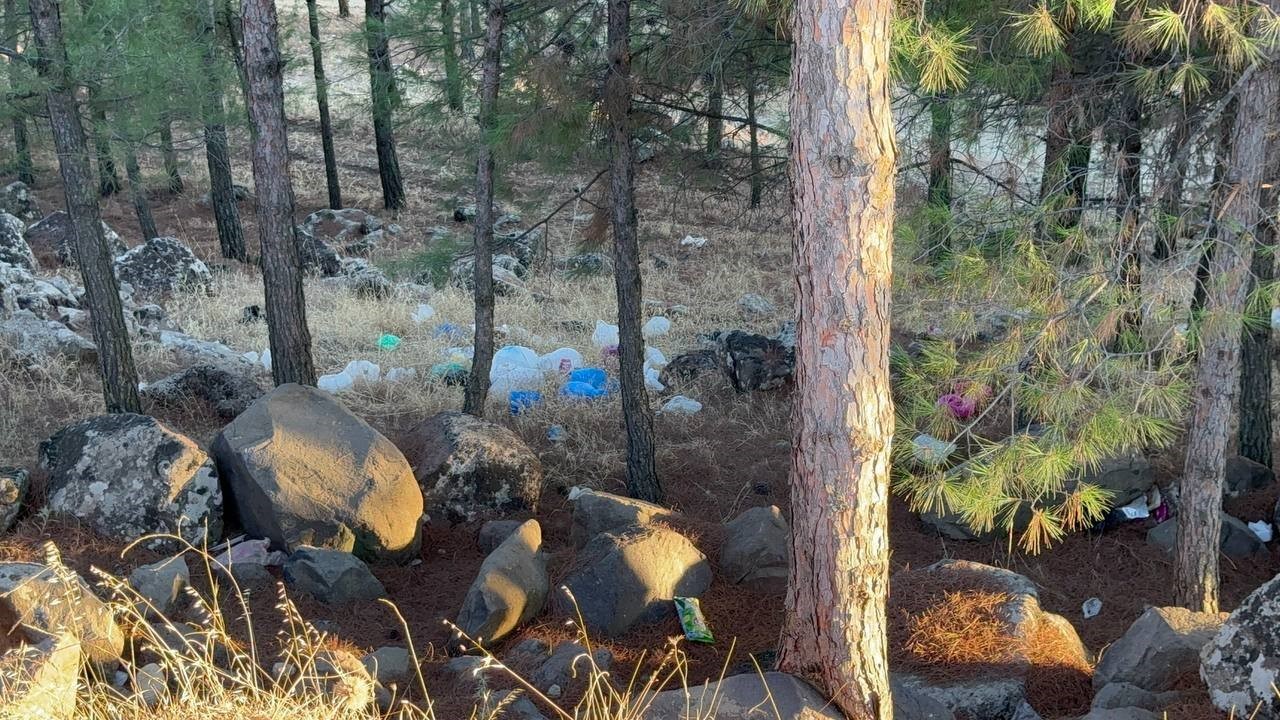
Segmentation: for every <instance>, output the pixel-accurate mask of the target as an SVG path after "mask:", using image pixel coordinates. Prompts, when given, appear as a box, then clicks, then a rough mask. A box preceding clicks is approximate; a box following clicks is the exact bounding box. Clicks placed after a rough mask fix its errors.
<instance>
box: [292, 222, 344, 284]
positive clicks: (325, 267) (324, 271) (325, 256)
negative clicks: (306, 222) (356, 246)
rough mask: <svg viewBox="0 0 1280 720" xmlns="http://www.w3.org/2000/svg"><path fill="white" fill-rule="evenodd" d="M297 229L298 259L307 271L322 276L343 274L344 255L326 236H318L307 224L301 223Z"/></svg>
mask: <svg viewBox="0 0 1280 720" xmlns="http://www.w3.org/2000/svg"><path fill="white" fill-rule="evenodd" d="M296 230H297V235H296V237H297V241H298V261H299V262H300V263H301V265H302V269H303V270H304V271H305V272H308V273H312V274H315V275H320V276H321V277H335V276H338V275H341V274H342V255H341V254H339V253H338V251H337V250H335V249H333V246H332V245H330V244H329V243H327V242H325V240H324V238H320V237H316V235H315V234H314V233H312V232H311V231H310V230H308V229H307V228H306V227H305V226H302V225H299V226H297V228H296Z"/></svg>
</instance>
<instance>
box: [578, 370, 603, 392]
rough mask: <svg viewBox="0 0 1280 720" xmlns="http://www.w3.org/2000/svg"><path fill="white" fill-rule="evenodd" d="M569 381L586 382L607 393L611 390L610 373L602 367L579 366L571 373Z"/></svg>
mask: <svg viewBox="0 0 1280 720" xmlns="http://www.w3.org/2000/svg"><path fill="white" fill-rule="evenodd" d="M569 382H570V383H575V382H577V383H586V384H587V385H590V386H591V387H593V388H595V389H596V390H600V391H602V392H605V393H608V391H609V390H608V388H609V373H607V372H605V371H604V370H601V369H600V368H578V369H577V370H574V371H573V372H571V373H569Z"/></svg>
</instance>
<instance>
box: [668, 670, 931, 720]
mask: <svg viewBox="0 0 1280 720" xmlns="http://www.w3.org/2000/svg"><path fill="white" fill-rule="evenodd" d="M926 717H927V716H926ZM645 718H646V720H742V719H750V718H758V719H759V720H809V719H811V718H812V719H816V718H831V720H843V718H844V715H843V714H841V713H840V711H839V710H837V709H836V707H835V706H834V705H832V704H831V703H830V702H829V701H828V700H827V699H825V698H824V697H823V696H822V695H821V694H820V693H819V692H818V691H817V690H816V689H814V687H813V686H812V685H809V684H808V683H806V682H805V681H803V680H801V679H799V678H797V677H795V676H793V675H787V674H786V673H780V672H767V673H764V675H763V676H761V675H759V674H755V673H751V674H744V675H732V676H730V677H727V678H725V679H723V680H720V681H718V682H709V683H707V684H706V685H702V686H695V687H692V688H687V689H686V688H680V689H676V690H668V691H666V692H661V693H658V694H657V695H656V696H654V698H653V703H652V704H651V705H650V710H649V712H648V713H647V714H646V715H645Z"/></svg>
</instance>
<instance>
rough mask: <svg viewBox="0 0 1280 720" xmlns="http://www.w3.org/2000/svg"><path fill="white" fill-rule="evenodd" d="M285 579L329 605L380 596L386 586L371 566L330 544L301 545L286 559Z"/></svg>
mask: <svg viewBox="0 0 1280 720" xmlns="http://www.w3.org/2000/svg"><path fill="white" fill-rule="evenodd" d="M284 581H285V583H286V584H287V585H288V586H289V587H290V588H292V589H294V590H297V591H299V592H304V593H306V594H308V595H310V596H312V597H314V598H315V599H317V600H319V601H320V602H322V603H325V604H327V605H344V604H346V603H351V602H361V601H367V600H377V599H378V598H384V597H386V596H387V590H386V588H384V587H382V583H381V582H379V581H378V578H376V577H374V576H373V573H371V572H369V566H368V565H365V564H364V563H363V562H360V559H359V558H357V557H356V556H355V555H352V554H351V553H345V552H342V551H341V550H330V549H328V548H313V547H300V548H298V549H297V550H295V551H294V552H293V554H292V555H290V556H289V559H288V560H286V561H285V563H284Z"/></svg>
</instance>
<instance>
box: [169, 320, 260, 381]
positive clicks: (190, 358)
mask: <svg viewBox="0 0 1280 720" xmlns="http://www.w3.org/2000/svg"><path fill="white" fill-rule="evenodd" d="M158 337H159V340H160V346H161V347H163V348H164V349H165V350H168V351H169V352H171V353H172V354H173V358H174V360H176V361H177V362H178V363H180V364H182V365H217V366H224V365H225V366H227V367H234V368H243V369H244V371H245V372H254V371H256V368H257V367H259V366H258V365H256V364H254V363H250V362H249V361H248V360H245V359H244V357H243V356H242V355H241V354H240V353H238V352H236V351H235V350H232V349H231V348H229V347H227V346H226V345H223V344H222V343H220V342H214V341H211V340H201V339H199V338H193V337H191V336H190V335H187V334H186V333H182V332H178V331H176V330H161V331H160V333H159V336H158Z"/></svg>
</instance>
